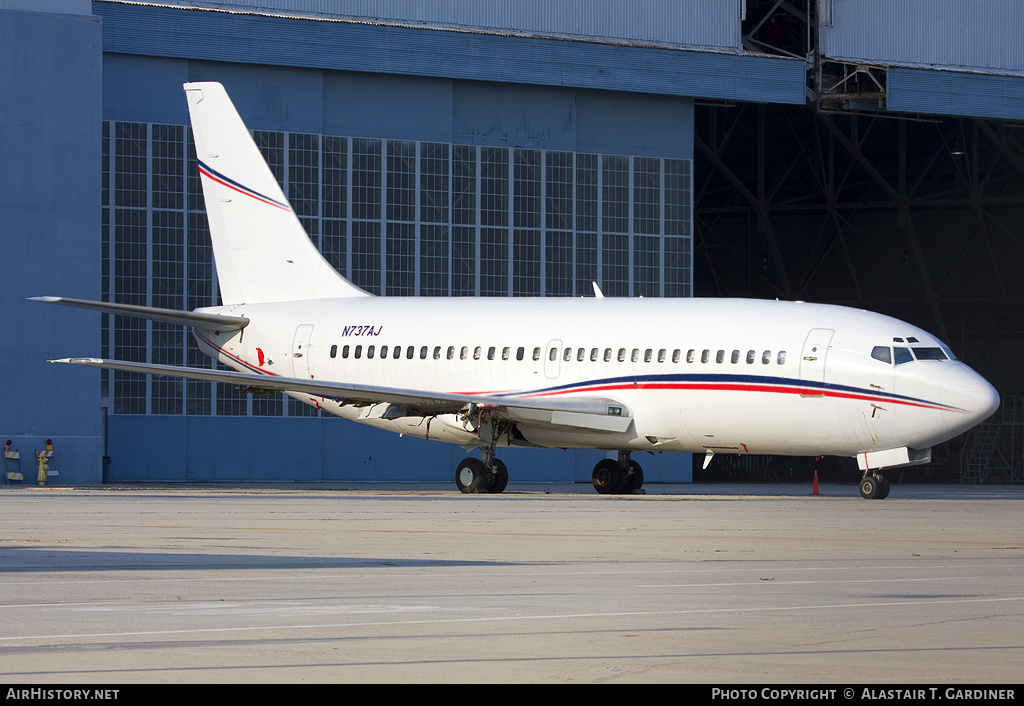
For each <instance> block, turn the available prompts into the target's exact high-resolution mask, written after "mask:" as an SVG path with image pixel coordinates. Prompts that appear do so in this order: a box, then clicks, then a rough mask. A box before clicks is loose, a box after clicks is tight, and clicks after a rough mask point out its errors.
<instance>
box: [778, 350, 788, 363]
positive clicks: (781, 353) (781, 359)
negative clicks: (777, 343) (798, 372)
mask: <svg viewBox="0 0 1024 706" xmlns="http://www.w3.org/2000/svg"><path fill="white" fill-rule="evenodd" d="M778 364H779V365H785V364H786V351H779V358H778Z"/></svg>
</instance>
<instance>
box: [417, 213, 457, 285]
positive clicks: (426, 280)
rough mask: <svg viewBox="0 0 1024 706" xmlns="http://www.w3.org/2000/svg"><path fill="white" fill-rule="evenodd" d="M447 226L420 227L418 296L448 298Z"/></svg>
mask: <svg viewBox="0 0 1024 706" xmlns="http://www.w3.org/2000/svg"><path fill="white" fill-rule="evenodd" d="M449 232H450V231H449V229H448V226H443V225H422V226H420V291H419V294H420V296H424V297H444V296H448V293H449V291H448V290H449V287H448V262H449V250H450V245H451V243H450V238H449Z"/></svg>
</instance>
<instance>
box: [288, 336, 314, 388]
mask: <svg viewBox="0 0 1024 706" xmlns="http://www.w3.org/2000/svg"><path fill="white" fill-rule="evenodd" d="M312 337H313V324H302V325H301V326H299V327H298V328H296V329H295V338H294V339H292V373H293V374H294V375H295V377H297V378H308V377H309V372H310V371H309V368H310V366H311V365H312V364H313V361H312V358H311V355H312V352H313V350H312V347H311V346H310V344H309V340H310V339H311V338H312Z"/></svg>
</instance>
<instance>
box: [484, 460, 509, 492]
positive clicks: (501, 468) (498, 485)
mask: <svg viewBox="0 0 1024 706" xmlns="http://www.w3.org/2000/svg"><path fill="white" fill-rule="evenodd" d="M507 485H508V468H506V467H505V464H504V463H502V462H501V461H499V460H498V459H493V460H492V461H491V472H490V473H488V474H487V485H486V486H485V489H486V490H487V492H488V493H500V492H502V491H503V490H505V486H507Z"/></svg>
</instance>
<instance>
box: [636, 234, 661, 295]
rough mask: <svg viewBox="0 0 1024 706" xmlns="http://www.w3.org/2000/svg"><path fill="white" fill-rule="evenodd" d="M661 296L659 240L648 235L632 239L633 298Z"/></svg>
mask: <svg viewBox="0 0 1024 706" xmlns="http://www.w3.org/2000/svg"><path fill="white" fill-rule="evenodd" d="M660 294H661V248H660V239H659V238H656V237H654V236H649V235H637V236H634V238H633V296H638V297H657V296H659V295H660Z"/></svg>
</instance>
